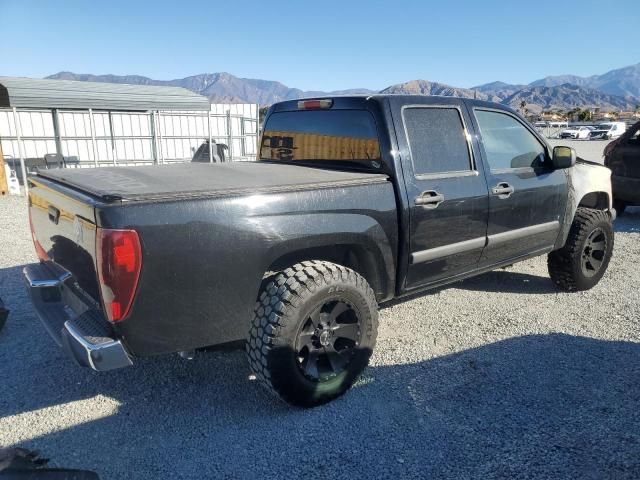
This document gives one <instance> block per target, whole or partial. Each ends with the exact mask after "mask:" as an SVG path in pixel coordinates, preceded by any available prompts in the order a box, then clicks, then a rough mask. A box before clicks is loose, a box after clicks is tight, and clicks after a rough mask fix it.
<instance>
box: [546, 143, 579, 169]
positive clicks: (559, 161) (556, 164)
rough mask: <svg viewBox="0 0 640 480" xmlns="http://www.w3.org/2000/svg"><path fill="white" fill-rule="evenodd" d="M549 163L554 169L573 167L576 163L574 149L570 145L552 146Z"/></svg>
mask: <svg viewBox="0 0 640 480" xmlns="http://www.w3.org/2000/svg"><path fill="white" fill-rule="evenodd" d="M551 164H552V165H553V168H554V169H556V170H557V169H560V168H569V167H573V166H574V165H575V164H576V151H575V150H574V149H573V148H571V147H553V158H552V159H551Z"/></svg>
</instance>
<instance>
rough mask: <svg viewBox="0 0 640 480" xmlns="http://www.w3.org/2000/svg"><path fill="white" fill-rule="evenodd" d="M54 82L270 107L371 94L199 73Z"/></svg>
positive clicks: (64, 76) (63, 75) (64, 75)
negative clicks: (168, 89) (184, 92)
mask: <svg viewBox="0 0 640 480" xmlns="http://www.w3.org/2000/svg"><path fill="white" fill-rule="evenodd" d="M47 78H49V79H58V80H80V81H85V82H107V83H127V84H132V85H158V86H163V85H165V86H172V87H183V88H186V89H188V90H191V91H193V92H196V93H199V94H200V95H204V96H206V97H209V99H210V100H211V101H212V102H216V103H234V102H246V103H259V104H260V105H271V104H272V103H275V102H281V101H283V100H292V99H296V98H302V97H311V96H318V95H320V96H321V95H348V94H359V93H365V94H366V93H374V92H373V90H368V89H366V88H356V89H352V90H340V91H335V92H305V91H303V90H300V89H298V88H289V87H287V86H286V85H283V84H282V83H280V82H275V81H272V80H258V79H252V78H239V77H236V76H234V75H231V74H230V73H225V72H222V73H202V74H200V75H193V76H191V77H185V78H179V79H175V80H153V79H151V78H148V77H142V76H139V75H122V76H119V75H92V74H77V73H71V72H60V73H56V74H55V75H51V76H49V77H47Z"/></svg>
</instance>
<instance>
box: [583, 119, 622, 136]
mask: <svg viewBox="0 0 640 480" xmlns="http://www.w3.org/2000/svg"><path fill="white" fill-rule="evenodd" d="M626 130H627V124H626V123H624V122H604V123H601V124H600V125H598V126H597V127H596V128H595V129H594V130H593V131H592V132H591V137H590V138H591V139H592V140H596V139H601V140H611V139H612V138H618V137H619V136H620V135H622V134H623V133H624V132H625V131H626Z"/></svg>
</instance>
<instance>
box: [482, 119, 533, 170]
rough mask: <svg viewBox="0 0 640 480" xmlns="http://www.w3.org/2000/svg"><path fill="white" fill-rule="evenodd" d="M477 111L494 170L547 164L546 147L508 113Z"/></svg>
mask: <svg viewBox="0 0 640 480" xmlns="http://www.w3.org/2000/svg"><path fill="white" fill-rule="evenodd" d="M474 112H475V116H476V119H477V120H478V125H479V127H480V133H481V135H482V144H483V145H484V150H485V152H486V155H487V161H488V162H489V166H490V167H491V170H505V169H509V168H523V167H532V168H540V167H542V166H544V161H545V149H544V147H543V146H542V144H541V143H540V142H539V141H538V139H537V138H536V137H535V136H534V135H533V134H532V133H531V132H530V131H529V130H527V128H526V127H525V126H524V125H522V124H521V123H520V122H519V121H517V120H516V119H515V118H513V117H512V116H510V115H507V114H506V113H500V112H494V111H489V110H474Z"/></svg>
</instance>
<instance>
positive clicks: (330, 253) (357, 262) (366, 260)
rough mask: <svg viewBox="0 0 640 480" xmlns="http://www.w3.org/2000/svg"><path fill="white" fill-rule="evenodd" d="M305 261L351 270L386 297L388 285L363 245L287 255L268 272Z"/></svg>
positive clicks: (315, 249) (380, 295)
mask: <svg viewBox="0 0 640 480" xmlns="http://www.w3.org/2000/svg"><path fill="white" fill-rule="evenodd" d="M305 260H324V261H327V262H332V263H336V264H338V265H342V266H343V267H347V268H350V269H351V270H354V271H355V272H358V273H359V274H360V275H362V276H363V277H364V278H365V280H366V281H367V282H369V285H370V286H371V288H372V289H373V291H374V292H375V294H376V297H378V298H380V297H383V296H385V295H386V292H387V289H388V285H387V282H386V280H385V278H384V275H383V274H382V272H381V270H380V268H378V262H377V261H376V259H375V257H374V255H373V254H372V253H371V252H369V251H367V250H366V249H365V248H364V247H362V246H361V245H350V244H345V245H331V246H330V247H312V248H307V249H303V250H297V251H295V252H290V253H287V254H285V255H283V256H281V257H279V258H277V259H276V260H275V261H273V262H272V263H271V265H269V268H268V270H267V272H268V273H269V272H278V271H280V270H284V269H285V268H287V267H290V266H291V265H295V264H296V263H300V262H303V261H305Z"/></svg>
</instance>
